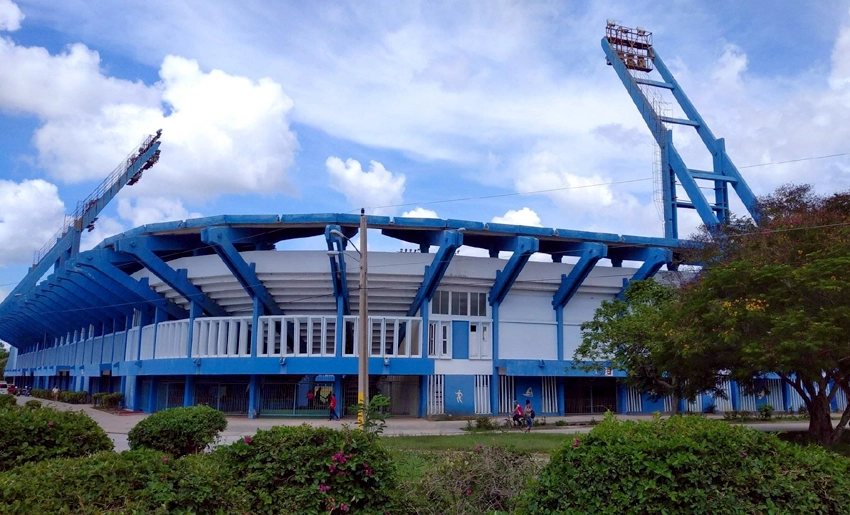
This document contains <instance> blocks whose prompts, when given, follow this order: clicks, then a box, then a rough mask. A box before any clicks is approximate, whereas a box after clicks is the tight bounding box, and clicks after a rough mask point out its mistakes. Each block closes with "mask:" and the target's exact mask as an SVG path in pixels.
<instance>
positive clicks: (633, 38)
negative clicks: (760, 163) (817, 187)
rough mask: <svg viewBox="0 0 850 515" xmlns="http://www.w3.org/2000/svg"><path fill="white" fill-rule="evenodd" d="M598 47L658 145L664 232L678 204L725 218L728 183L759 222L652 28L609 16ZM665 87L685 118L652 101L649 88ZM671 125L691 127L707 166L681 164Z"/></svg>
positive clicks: (669, 231) (721, 144)
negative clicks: (707, 185)
mask: <svg viewBox="0 0 850 515" xmlns="http://www.w3.org/2000/svg"><path fill="white" fill-rule="evenodd" d="M602 50H603V51H604V52H605V56H606V58H607V61H608V64H610V65H612V67H613V68H614V71H616V72H617V76H618V77H620V80H621V81H622V83H623V85H624V86H625V87H626V91H628V92H629V95H630V96H631V98H632V101H634V103H635V105H636V106H637V108H638V111H640V114H641V116H642V117H643V120H644V122H646V125H647V126H648V127H649V130H650V131H651V132H652V135H653V137H654V138H655V141H656V143H657V144H658V146H659V148H660V157H661V167H660V168H661V170H660V173H661V177H660V182H661V194H662V203H663V208H664V236H665V237H667V238H678V237H679V227H678V210H679V209H680V208H688V209H696V211H697V213H699V216H700V218H701V219H702V221H703V223H705V224H706V225H707V226H708V227H710V228H711V227H716V226H717V225H720V224H722V223H723V222H725V221H727V220H728V219H729V190H728V186H729V185H730V184H731V185H732V187H733V188H734V190H735V193H737V194H738V197H739V198H740V199H741V201H742V202H743V203H744V206H745V207H746V209H747V211H748V212H749V214H750V216H752V217H753V218H754V219H755V220H756V221H757V222H758V214H757V212H756V209H755V207H756V197H755V195H753V192H752V190H750V188H749V186H747V183H746V181H744V178H743V177H742V176H741V174H740V172H739V171H738V169H737V168H736V167H735V165H734V164H733V163H732V160H731V159H729V156H728V154H727V153H726V144H725V141H724V140H723V138H715V137H714V134H712V132H711V130H710V129H709V128H708V125H706V123H705V120H703V119H702V117H701V116H700V115H699V113H698V112H697V110H696V108H695V107H694V106H693V104H691V101H690V100H689V99H688V97H687V95H685V92H684V91H683V90H682V88H681V86H679V83H678V82H676V79H675V78H674V77H673V74H672V73H670V70H669V69H668V68H667V66H666V65H665V64H664V61H663V60H662V59H661V57H660V56H659V55H658V52H657V51H656V50H655V47H654V46H653V44H652V33H651V32H649V31H647V30H644V29H642V28H629V27H624V26H622V25H620V24H619V23H617V22H615V21H612V20H608V23H607V25H606V27H605V37H604V38H602ZM653 69H654V70H655V71H657V72H658V74H659V75H661V79H662V80H660V81H659V80H653V79H650V78H649V77H648V75H647V76H644V74H648V73H649V72H651V71H653ZM658 90H668V91H670V92H671V93H672V95H673V98H675V100H676V102H677V104H678V106H679V107H680V108H681V110H682V112H683V113H684V114H685V116H686V118H674V117H671V116H669V115H667V114H665V113H663V112H662V104H661V103H660V102H658V101H653V98H659V97H660V96H659V95H655V94H654V92H657V91H658ZM670 125H685V126H690V127H693V128H694V129H696V131H697V134H698V135H699V137H700V139H701V140H702V142H703V144H704V145H705V146H706V148H707V149H708V151H709V152H710V153H711V156H712V162H713V166H712V170H694V169H691V168H688V167H687V166H686V165H685V162H684V160H683V159H682V157H681V156H680V155H679V152H678V151H677V150H676V147H675V146H674V145H673V132H672V130H671V129H670V127H669V126H670ZM697 181H710V182H711V183H712V187H711V189H712V190H713V191H714V199H712V201H709V200H708V199H706V197H705V195H704V194H703V192H702V190H701V188H700V186H699V183H698V182H697ZM677 185H680V186H681V187H682V188H683V189H684V190H685V193H686V194H687V196H688V198H689V199H690V201H684V200H679V198H678V195H677Z"/></svg>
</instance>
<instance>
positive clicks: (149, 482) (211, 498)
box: [0, 450, 226, 514]
mask: <svg viewBox="0 0 850 515" xmlns="http://www.w3.org/2000/svg"><path fill="white" fill-rule="evenodd" d="M204 458H206V457H205V456H192V457H189V458H184V459H180V460H171V459H168V458H167V457H166V456H164V455H163V454H162V453H159V452H157V451H151V450H141V451H128V452H124V453H121V454H116V453H100V454H95V455H93V456H90V457H86V458H76V459H56V460H48V461H43V462H39V463H30V464H27V465H24V466H22V467H20V468H18V469H16V470H14V471H12V472H6V473H0V512H2V513H4V514H6V513H8V514H18V513H20V514H29V513H115V512H118V513H163V514H165V513H175V512H176V513H216V512H217V510H220V509H221V508H223V507H225V506H226V504H225V500H224V498H223V495H224V492H225V490H226V487H224V488H222V484H223V481H225V478H223V477H221V475H220V474H219V473H218V470H217V468H216V467H217V463H216V462H215V461H214V460H210V459H204Z"/></svg>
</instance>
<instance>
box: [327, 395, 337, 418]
mask: <svg viewBox="0 0 850 515" xmlns="http://www.w3.org/2000/svg"><path fill="white" fill-rule="evenodd" d="M328 420H339V416H338V415H337V414H336V395H334V393H333V392H331V393H330V395H329V396H328Z"/></svg>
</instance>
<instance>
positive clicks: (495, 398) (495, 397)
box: [490, 303, 499, 417]
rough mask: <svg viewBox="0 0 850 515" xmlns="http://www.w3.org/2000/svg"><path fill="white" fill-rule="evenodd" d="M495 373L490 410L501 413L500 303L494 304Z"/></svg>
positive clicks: (492, 379)
mask: <svg viewBox="0 0 850 515" xmlns="http://www.w3.org/2000/svg"><path fill="white" fill-rule="evenodd" d="M491 311H492V313H493V375H492V376H491V377H490V411H491V414H492V415H493V416H494V417H496V416H498V415H499V304H498V303H496V304H493V306H492V308H491Z"/></svg>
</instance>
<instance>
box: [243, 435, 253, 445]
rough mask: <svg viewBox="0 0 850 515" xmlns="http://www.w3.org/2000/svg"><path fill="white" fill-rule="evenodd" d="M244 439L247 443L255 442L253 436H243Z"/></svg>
mask: <svg viewBox="0 0 850 515" xmlns="http://www.w3.org/2000/svg"><path fill="white" fill-rule="evenodd" d="M242 441H243V442H245V443H247V444H250V443H251V442H253V441H254V440H253V438H251V437H250V436H246V437H245V438H243V439H242Z"/></svg>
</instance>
